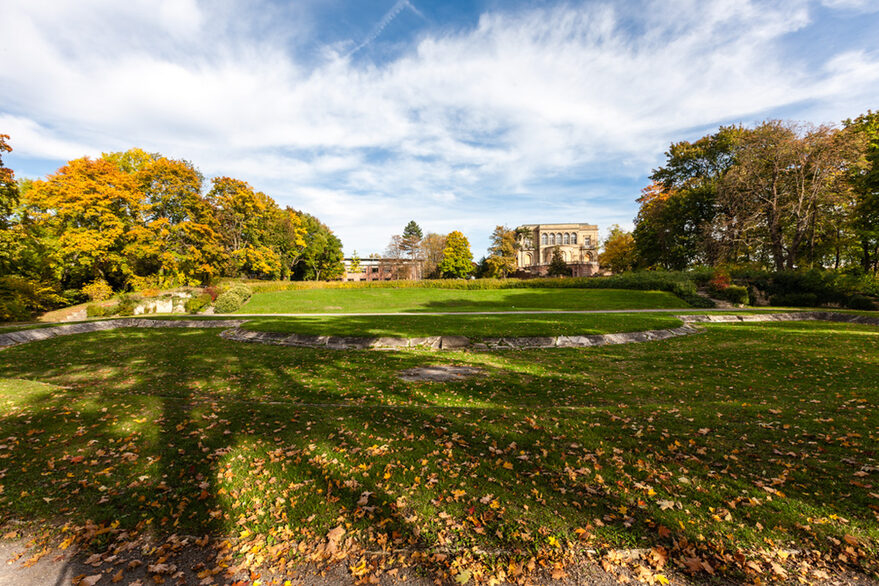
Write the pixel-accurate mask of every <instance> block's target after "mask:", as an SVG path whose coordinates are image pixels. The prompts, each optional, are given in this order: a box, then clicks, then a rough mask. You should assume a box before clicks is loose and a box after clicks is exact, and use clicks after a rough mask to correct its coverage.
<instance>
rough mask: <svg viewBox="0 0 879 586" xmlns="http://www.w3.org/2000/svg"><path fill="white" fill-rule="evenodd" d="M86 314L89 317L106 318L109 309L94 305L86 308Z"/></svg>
mask: <svg viewBox="0 0 879 586" xmlns="http://www.w3.org/2000/svg"><path fill="white" fill-rule="evenodd" d="M85 314H86V315H87V316H89V317H104V316H105V315H107V309H106V308H105V307H104V306H103V305H98V304H96V303H93V304H91V305H89V306H88V307H86V308H85Z"/></svg>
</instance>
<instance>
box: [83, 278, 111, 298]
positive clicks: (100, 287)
mask: <svg viewBox="0 0 879 586" xmlns="http://www.w3.org/2000/svg"><path fill="white" fill-rule="evenodd" d="M82 292H83V293H85V294H86V295H87V296H88V298H89V299H91V300H92V301H103V300H105V299H109V298H110V296H111V295H112V294H113V288H112V287H110V285H108V284H107V281H105V280H104V279H96V280H94V281H92V282H91V283H89V284H88V285H86V286H85V287H83V288H82Z"/></svg>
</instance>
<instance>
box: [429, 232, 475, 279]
mask: <svg viewBox="0 0 879 586" xmlns="http://www.w3.org/2000/svg"><path fill="white" fill-rule="evenodd" d="M437 270H439V273H440V276H442V277H443V278H444V279H463V278H464V277H466V276H468V275H469V274H470V273H472V272H473V253H472V252H470V242H469V241H468V240H467V237H466V236H464V234H462V233H461V232H459V231H458V230H455V231H454V232H450V233H449V235H448V236H446V246H445V248H444V249H443V258H442V260H441V261H440V263H439V265H438V266H437Z"/></svg>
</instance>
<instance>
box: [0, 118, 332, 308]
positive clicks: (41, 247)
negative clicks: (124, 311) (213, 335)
mask: <svg viewBox="0 0 879 586" xmlns="http://www.w3.org/2000/svg"><path fill="white" fill-rule="evenodd" d="M8 140H9V137H8V136H6V135H0V154H2V153H3V152H9V151H10V150H11V148H10V146H9V143H8ZM343 270H344V269H343V265H342V243H341V242H340V241H339V239H338V238H337V237H336V236H335V235H334V234H333V233H332V231H331V230H330V229H329V228H328V227H327V226H326V225H324V224H322V223H321V222H320V221H319V220H318V219H317V218H315V217H313V216H310V215H308V214H306V213H303V212H300V211H297V210H294V209H291V208H289V207H284V208H282V207H280V206H279V205H278V204H277V203H276V202H275V201H274V200H273V199H272V198H271V197H269V196H268V195H266V194H264V193H262V192H259V191H256V190H254V189H253V188H252V187H251V186H250V185H248V184H247V183H246V182H244V181H241V180H238V179H233V178H230V177H215V178H213V179H211V180H210V183H209V184H207V183H206V182H205V179H204V177H203V176H202V174H201V173H200V172H199V171H198V169H196V168H195V167H194V166H193V165H192V164H191V163H189V162H188V161H185V160H176V159H170V158H167V157H164V156H162V155H160V154H158V153H147V152H145V151H143V150H141V149H132V150H129V151H126V152H121V153H110V154H104V155H103V156H101V157H100V158H97V159H91V158H89V157H84V158H81V159H76V160H72V161H70V162H68V163H67V164H66V165H64V166H63V167H61V168H60V169H58V171H57V172H56V173H54V174H52V175H49V176H48V177H47V178H46V179H45V180H36V181H31V180H22V181H18V182H16V181H15V178H14V176H13V173H12V171H11V170H9V169H7V168H5V167H4V166H3V165H2V160H0V279H2V281H0V313H3V314H4V315H0V318H2V319H13V318H24V317H27V315H28V314H30V313H33V312H35V311H41V310H45V309H49V308H50V307H52V306H58V305H63V304H65V303H68V304H69V303H75V302H78V301H81V300H82V295H81V291H82V289H83V287H85V286H87V285H89V284H91V283H94V282H106V283H107V284H108V285H109V286H110V287H111V288H112V289H113V290H114V291H126V290H143V289H148V288H155V289H164V288H169V287H175V286H181V285H189V286H195V285H206V284H209V283H210V282H212V281H214V280H216V279H218V278H220V277H249V278H256V279H329V278H334V277H337V276H339V275H340V274H341V273H342V271H343Z"/></svg>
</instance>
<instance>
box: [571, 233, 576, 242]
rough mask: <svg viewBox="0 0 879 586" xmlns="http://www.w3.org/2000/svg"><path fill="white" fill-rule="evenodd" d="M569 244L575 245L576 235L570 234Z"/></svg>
mask: <svg viewBox="0 0 879 586" xmlns="http://www.w3.org/2000/svg"><path fill="white" fill-rule="evenodd" d="M571 244H577V233H576V232H574V233H573V234H571Z"/></svg>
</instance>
